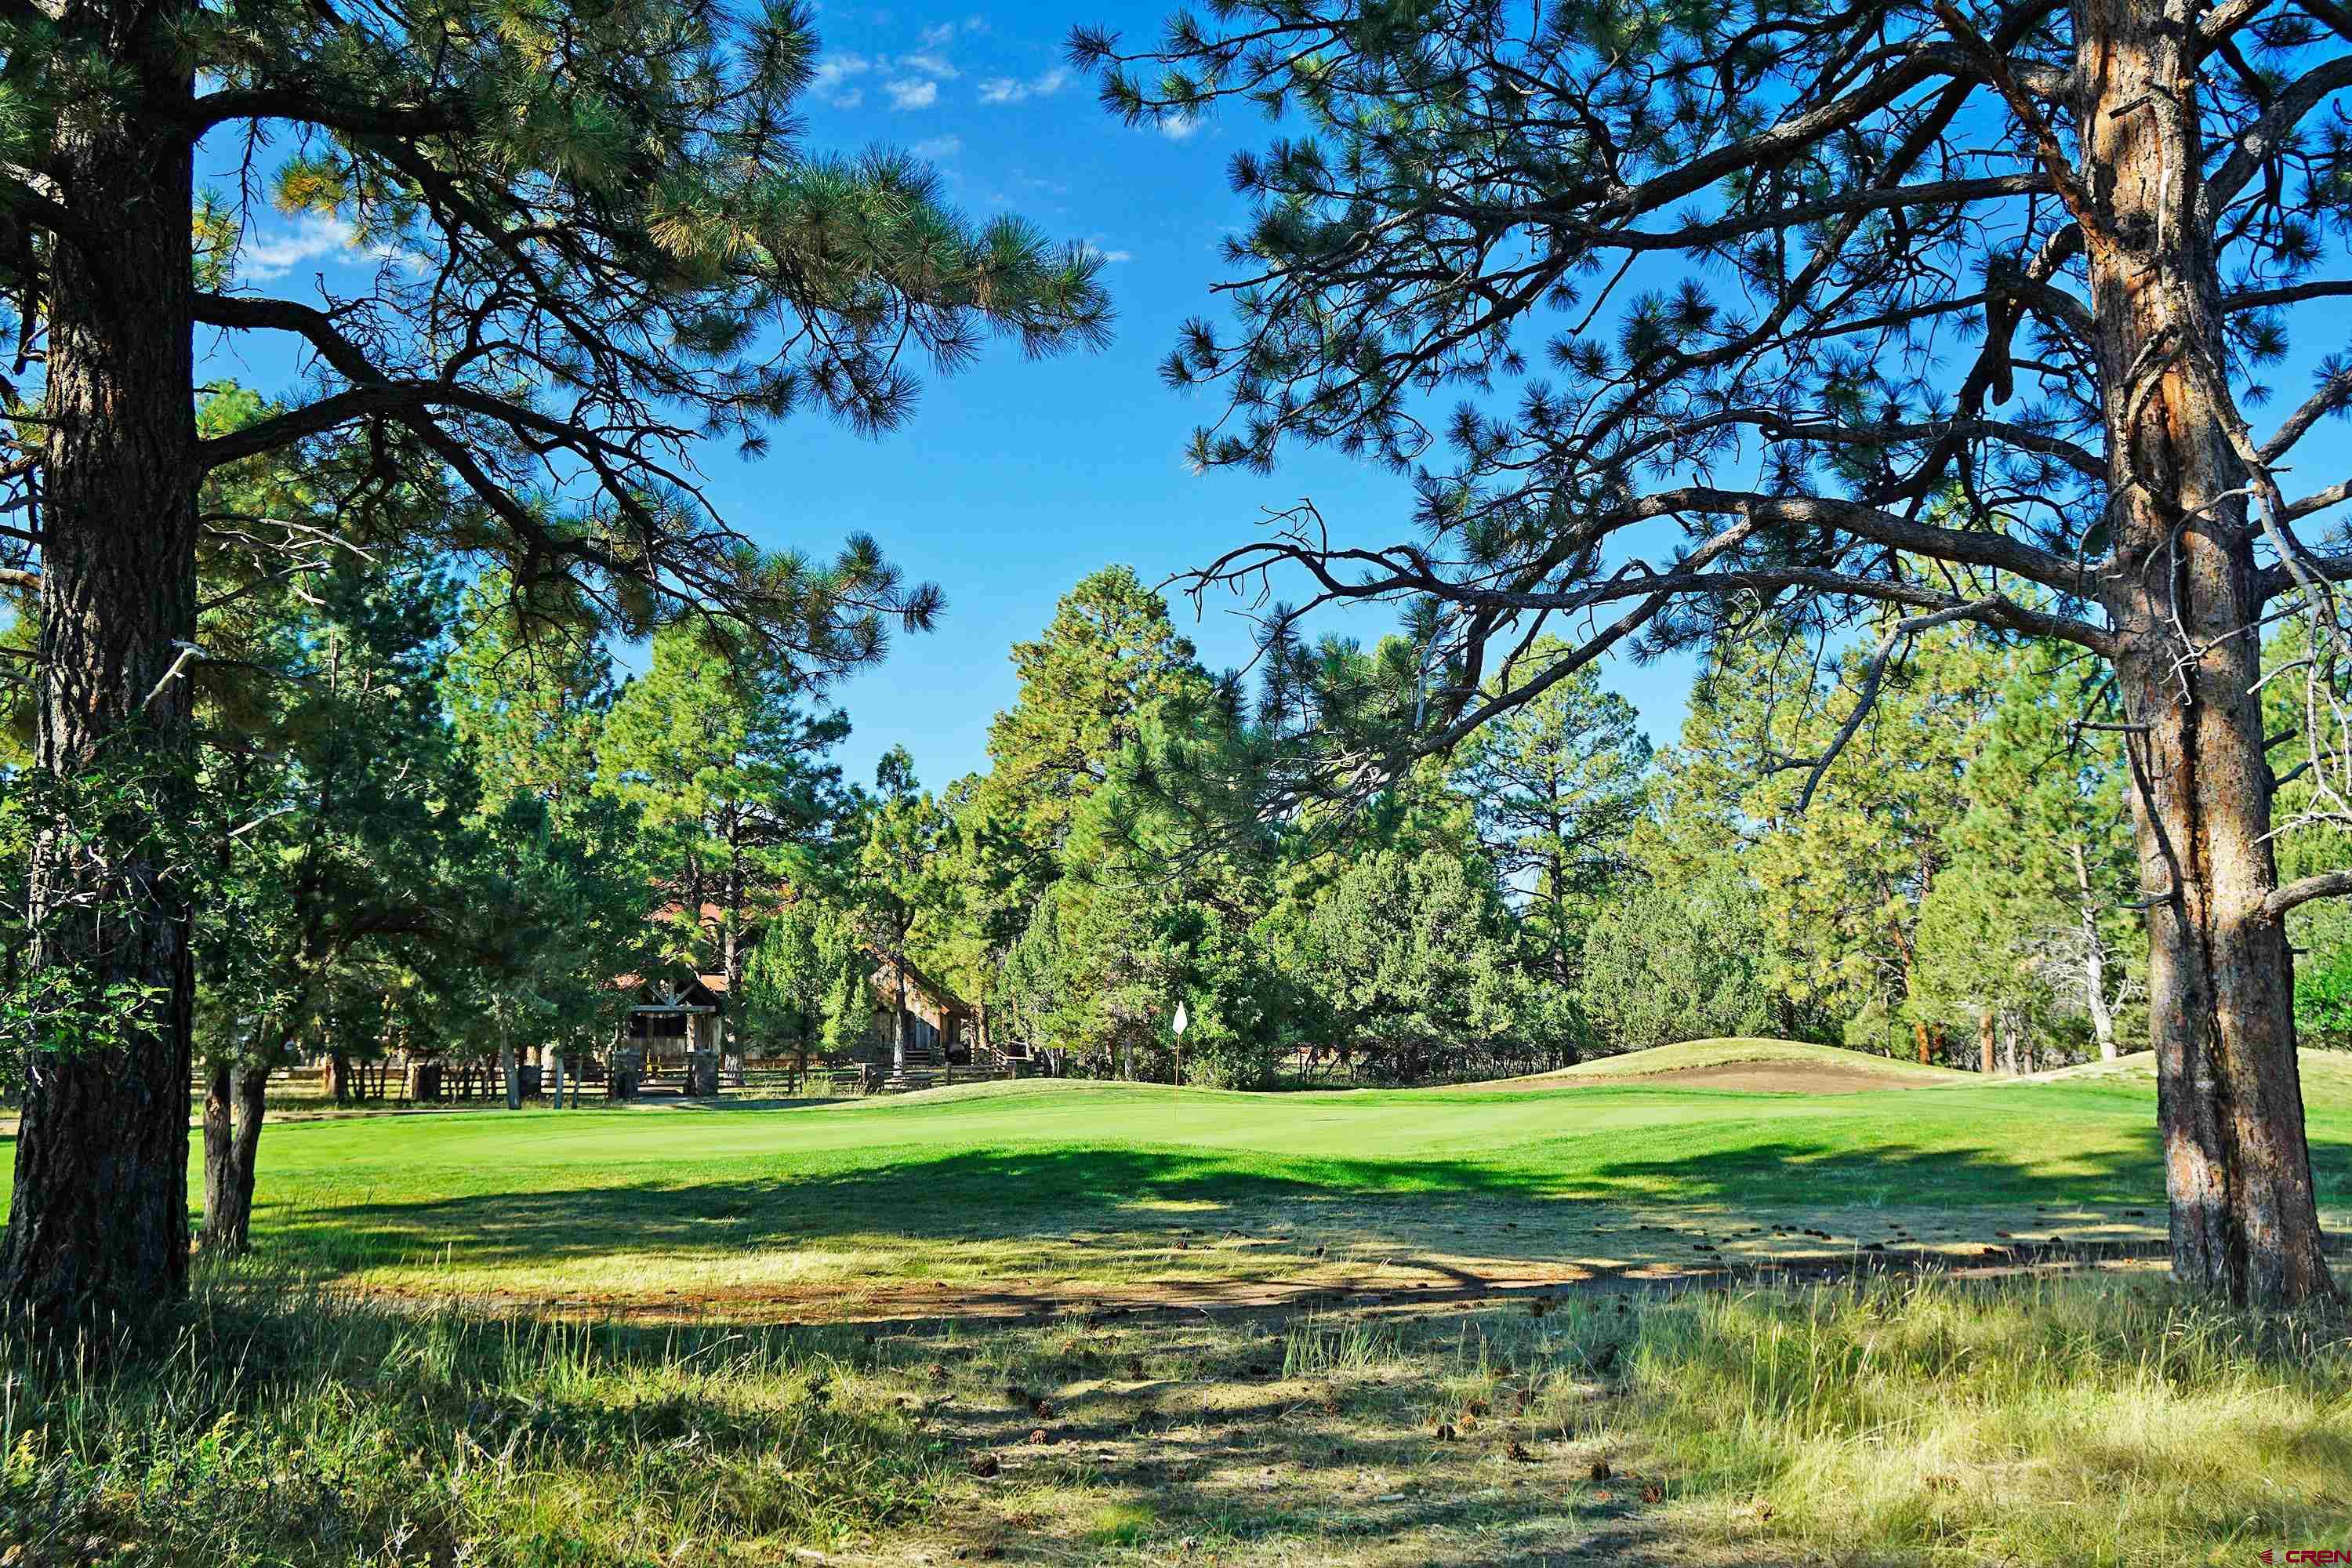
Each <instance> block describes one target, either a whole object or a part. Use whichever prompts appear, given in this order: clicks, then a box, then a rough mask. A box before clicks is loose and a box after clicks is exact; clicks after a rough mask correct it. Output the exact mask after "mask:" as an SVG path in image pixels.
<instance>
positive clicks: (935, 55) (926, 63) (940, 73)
mask: <svg viewBox="0 0 2352 1568" xmlns="http://www.w3.org/2000/svg"><path fill="white" fill-rule="evenodd" d="M898 63H899V64H900V65H901V66H903V67H905V68H907V69H908V70H910V71H920V72H922V73H923V74H924V75H925V76H935V77H938V78H940V79H941V80H943V81H953V80H954V79H956V78H957V77H959V76H961V75H962V74H963V73H962V72H961V71H959V70H958V69H956V68H955V67H953V66H952V65H950V64H949V63H948V58H947V57H946V56H945V55H942V54H940V53H939V52H938V51H936V50H931V49H926V50H924V51H923V52H922V53H920V54H913V55H900V56H899V57H898Z"/></svg>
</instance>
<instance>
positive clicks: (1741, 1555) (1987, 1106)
mask: <svg viewBox="0 0 2352 1568" xmlns="http://www.w3.org/2000/svg"><path fill="white" fill-rule="evenodd" d="M1772 1044H1773V1043H1771V1042H1762V1043H1759V1042H1737V1041H1734V1042H1703V1043H1701V1046H1700V1047H1686V1048H1685V1049H1684V1050H1683V1051H1682V1052H1681V1053H1680V1056H1679V1058H1676V1057H1668V1056H1663V1055H1659V1054H1654V1055H1653V1058H1652V1061H1651V1063H1650V1064H1649V1065H1650V1066H1651V1067H1653V1068H1656V1067H1658V1066H1660V1065H1661V1064H1664V1066H1665V1067H1666V1068H1668V1071H1667V1072H1665V1073H1663V1074H1662V1073H1659V1072H1654V1071H1653V1072H1642V1073H1633V1072H1625V1073H1595V1074H1591V1075H1586V1079H1585V1080H1584V1081H1581V1082H1579V1083H1576V1084H1574V1085H1572V1086H1563V1085H1560V1084H1559V1083H1556V1082H1550V1081H1535V1082H1528V1081H1525V1080H1521V1081H1517V1082H1511V1083H1503V1084H1496V1085H1488V1086H1478V1087H1473V1088H1469V1089H1444V1090H1427V1091H1358V1092H1348V1093H1301V1094H1286V1095H1251V1094H1233V1093H1222V1092H1213V1091H1204V1090H1193V1089H1185V1090H1181V1091H1180V1090H1175V1089H1164V1088H1153V1087H1149V1086H1125V1085H1108V1084H1086V1083H1066V1082H1053V1083H1035V1082H1023V1083H1012V1084H996V1085H987V1086H980V1087H974V1088H967V1089H953V1090H946V1091H941V1092H938V1093H932V1094H924V1095H909V1096H902V1097H896V1098H892V1099H887V1100H855V1101H826V1102H799V1103H770V1104H764V1105H762V1104H758V1103H744V1102H740V1101H738V1102H727V1103H721V1104H716V1105H698V1104H688V1105H677V1104H672V1105H670V1106H667V1107H664V1106H656V1105H645V1106H639V1107H635V1108H625V1109H599V1110H571V1111H562V1112H557V1111H550V1110H532V1111H526V1112H520V1113H507V1112H503V1111H480V1112H464V1111H457V1112H447V1113H437V1114H431V1115H418V1116H383V1117H372V1118H353V1119H345V1120H325V1121H292V1122H286V1123H274V1124H273V1125H272V1126H271V1127H270V1128H269V1129H268V1134H267V1136H266V1137H265V1138H264V1140H263V1143H262V1151H261V1162H260V1163H261V1184H260V1192H259V1204H258V1207H257V1225H256V1235H257V1241H258V1247H259V1252H258V1256H257V1258H254V1259H252V1260H250V1261H247V1262H242V1263H217V1262H204V1263H202V1264H201V1266H200V1269H199V1281H198V1287H197V1291H196V1296H195V1300H194V1301H193V1302H192V1303H191V1304H190V1306H189V1307H188V1308H187V1310H185V1311H184V1313H182V1314H181V1315H180V1316H179V1318H178V1319H177V1320H176V1321H175V1323H174V1325H173V1327H174V1329H175V1331H176V1335H177V1337H176V1338H175V1339H174V1340H173V1342H172V1343H171V1344H170V1345H168V1346H166V1347H165V1348H164V1349H163V1352H161V1353H159V1354H151V1355H149V1356H148V1357H146V1358H145V1359H143V1360H142V1359H140V1358H123V1359H121V1360H120V1361H118V1362H117V1363H115V1364H116V1365H117V1367H118V1368H119V1370H117V1371H115V1372H113V1373H94V1372H92V1371H89V1370H88V1363H76V1364H73V1365H59V1364H47V1363H37V1362H35V1361H32V1360H29V1359H27V1358H26V1354H25V1352H23V1350H22V1349H21V1347H17V1346H14V1345H10V1344H0V1393H5V1398H0V1564H5V1565H6V1568H31V1565H33V1564H42V1565H46V1564H49V1563H60V1564H62V1563H74V1564H82V1563H153V1564H158V1565H161V1564H172V1565H175V1568H176V1565H178V1564H191V1565H194V1564H205V1565H207V1568H209V1565H210V1564H214V1563H255V1564H259V1563H269V1564H288V1565H298V1564H299V1565H301V1568H310V1565H314V1564H315V1565H320V1568H325V1565H328V1564H335V1565H345V1564H356V1563H381V1564H385V1565H387V1568H391V1565H395V1564H398V1565H406V1564H417V1565H424V1564H431V1565H433V1568H447V1565H453V1564H457V1563H465V1564H467V1565H469V1568H508V1565H511V1568H732V1565H740V1564H753V1563H756V1564H760V1565H761V1568H772V1565H775V1564H793V1565H798V1564H803V1563H809V1564H826V1563H840V1564H876V1563H887V1564H906V1565H908V1568H914V1565H919V1564H931V1565H938V1564H944V1563H950V1562H956V1561H967V1560H969V1561H990V1560H994V1559H997V1558H1002V1559H1003V1560H1006V1561H1013V1562H1028V1563H1055V1564H1065V1565H1068V1564H1077V1565H1082V1568H1094V1565H1097V1564H1101V1565H1103V1568H1110V1565H1113V1564H1122V1565H1126V1564H1146V1565H1155V1568H1156V1565H1160V1564H1167V1565H1171V1568H1173V1565H1175V1564H1185V1565H1187V1568H1189V1565H1192V1564H1195V1563H1219V1564H1225V1565H1227V1568H1292V1565H1297V1568H1306V1565H1309V1564H1312V1565H1317V1568H1326V1565H1328V1568H1419V1565H1423V1564H1441V1563H1442V1564H1451V1565H1460V1568H1469V1565H1474V1564H1503V1563H1561V1564H1567V1563H1624V1564H1645V1565H1646V1564H1658V1565H1663V1564H1666V1563H1675V1564H1693V1563H1697V1564H1717V1565H1720V1568H1765V1565H1769V1564H1798V1563H1826V1564H1841V1565H1843V1564H1852V1565H1854V1568H1865V1565H1869V1568H1875V1565H1881V1564H1884V1565H1888V1568H1893V1565H1895V1564H1914V1563H1929V1564H1939V1565H1940V1564H1951V1565H1953V1568H1958V1565H1961V1564H1969V1565H1974V1564H1980V1563H2017V1564H2026V1565H2032V1568H2043V1565H2047V1568H2059V1565H2062V1564H2063V1565H2066V1568H2076V1565H2080V1564H2114V1565H2116V1568H2125V1565H2129V1568H2142V1565H2145V1568H2158V1565H2159V1564H2165V1565H2169V1564H2175V1563H2242V1562H2251V1561H2253V1560H2254V1559H2255V1555H2256V1554H2257V1553H2258V1552H2261V1551H2263V1550H2265V1549H2279V1548H2285V1549H2290V1550H2292V1549H2294V1548H2298V1547H2306V1548H2307V1547H2341V1546H2346V1545H2352V1542H2347V1541H2346V1540H2344V1539H2342V1536H2343V1531H2344V1529H2345V1525H2344V1521H2345V1519H2346V1516H2347V1510H2348V1509H2352V1346H2347V1339H2346V1335H2345V1326H2344V1322H2343V1321H2342V1320H2341V1319H2340V1318H2335V1317H2327V1316H2313V1317H2305V1318H2288V1319H2279V1320H2255V1319H2250V1318H2245V1317H2241V1316H2236V1315H2232V1314H2230V1313H2227V1312H2219V1311H2215V1310H2211V1309H2210V1308H2207V1307H2204V1306H2201V1305H2199V1304H2197V1303H2194V1302H2191V1301H2189V1300H2183V1299H2182V1298H2180V1297H2179V1296H2178V1295H2177V1294H2175V1293H2174V1292H2173V1291H2171V1290H2170V1289H2169V1288H2168V1286H2167V1285H2166V1284H2165V1282H2164V1281H2163V1279H2161V1277H2160V1275H2159V1274H2158V1273H2156V1272H2153V1271H2152V1270H2151V1269H2150V1268H2147V1263H2149V1262H2150V1261H2152V1259H2153V1257H2154V1255H2155V1254H2156V1252H2157V1251H2158V1244H2159V1243H2160V1241H2161V1238H2162V1234H2163V1233H2162V1226H2163V1215H2164V1210H2163V1206H2162V1197H2163V1192H2162V1174H2161V1170H2160V1167H2159V1164H2158V1152H2157V1141H2156V1134H2155V1128H2154V1100H2153V1087H2152V1083H2151V1081H2150V1080H2149V1079H2148V1078H2147V1074H2146V1073H2145V1072H2144V1071H2142V1070H2139V1069H2138V1068H2137V1064H2134V1063H2129V1062H2126V1063H2120V1064H2115V1065H2114V1066H2112V1067H2109V1068H2100V1069H2097V1070H2086V1071H2080V1072H2076V1073H2074V1074H2071V1075H2046V1076H2044V1077H2042V1078H2041V1079H2032V1080H2018V1081H2002V1082H1994V1083H1985V1082H1984V1081H1982V1080H1981V1079H1971V1078H1969V1077H1967V1076H1966V1075H1948V1076H1947V1075H1937V1076H1935V1077H1933V1078H1932V1079H1931V1080H1923V1081H1922V1083H1921V1085H1920V1086H1919V1087H1904V1088H1897V1089H1884V1090H1881V1091H1878V1092H1857V1093H1843V1094H1789V1093H1748V1092H1738V1091H1735V1090H1728V1089H1720V1088H1704V1087H1693V1086H1692V1085H1691V1084H1690V1083H1689V1082H1688V1081H1685V1080H1682V1079H1675V1077H1674V1076H1673V1074H1675V1073H1679V1072H1687V1071H1689V1070H1694V1069H1697V1070H1706V1069H1715V1068H1722V1067H1724V1066H1726V1065H1736V1064H1739V1063H1746V1062H1755V1061H1762V1062H1764V1063H1766V1064H1767V1065H1769V1066H1772V1067H1773V1070H1776V1071H1782V1072H1789V1071H1801V1070H1802V1068H1803V1065H1804V1064H1803V1062H1802V1061H1801V1060H1799V1059H1795V1058H1791V1057H1790V1055H1789V1054H1787V1053H1785V1052H1783V1053H1781V1054H1780V1055H1779V1056H1777V1057H1776V1056H1774V1055H1772V1054H1771V1052H1770V1050H1769V1048H1766V1047H1771V1046H1772ZM1759 1048H1765V1051H1764V1054H1763V1055H1762V1056H1721V1055H1716V1056H1713V1057H1712V1058H1711V1059H1706V1058H1708V1057H1709V1054H1710V1053H1712V1052H1719V1051H1756V1050H1759ZM1898 1065H1899V1064H1898ZM2340 1068H2341V1064H2340V1063H2337V1062H2336V1061H2334V1060H2330V1059H2320V1058H2314V1059H2312V1060H2310V1061H2309V1062H2308V1064H2307V1066H2306V1069H2305V1079H2306V1087H2307V1090H2308V1093H2307V1100H2308V1114H2309V1121H2310V1128H2311V1135H2312V1142H2313V1155H2314V1162H2315V1173H2316V1175H2317V1178H2318V1182H2319V1185H2320V1190H2321V1194H2322V1199H2323V1203H2324V1205H2326V1210H2327V1213H2328V1216H2329V1219H2330V1223H2331V1225H2332V1226H2334V1227H2335V1228H2336V1229H2338V1230H2339V1231H2340V1230H2341V1229H2342V1228H2344V1226H2345V1221H2346V1213H2345V1211H2346V1209H2347V1200H2352V1073H2346V1072H2343V1071H2341V1070H2340ZM1955 1080H1957V1081H1955ZM2084 1252H2088V1253H2091V1254H2094V1255H2098V1256H2103V1257H2108V1258H2111V1259H2112V1258H2116V1257H2118V1256H2120V1258H2122V1259H2124V1260H2125V1261H2122V1262H2119V1263H2118V1264H2117V1267H2118V1268H2128V1267H2129V1262H2128V1260H2129V1259H2131V1258H2134V1257H2137V1258H2138V1259H2139V1260H2140V1263H2141V1268H2140V1271H2138V1272H2115V1273H2106V1272H2099V1273H2084V1272H2074V1271H2072V1270H2074V1268H2075V1265H2074V1264H2072V1263H2070V1262H2067V1261H2063V1259H2064V1258H2068V1257H2070V1256H2077V1255H2079V1254H2081V1253H2084ZM2021 1258H2023V1259H2025V1262H2024V1264H2022V1265H2021V1263H2020V1259H2021ZM1897 1261H1900V1262H1904V1263H1908V1264H1925V1265H1927V1266H1928V1267H1927V1269H1926V1271H1925V1272H1924V1273H1921V1274H1918V1275H1914V1274H1912V1273H1910V1272H1908V1271H1898V1272H1891V1273H1888V1274H1885V1275H1882V1276H1874V1275H1871V1274H1869V1273H1866V1272H1864V1271H1863V1270H1860V1269H1857V1268H1855V1266H1856V1265H1861V1264H1872V1263H1879V1262H1897ZM1942 1265H1948V1266H1950V1267H1949V1270H1948V1271H1946V1270H1944V1269H1942V1268H1939V1267H1937V1266H1942ZM1770 1269H1777V1270H1779V1272H1777V1273H1775V1274H1773V1275H1772V1276H1771V1280H1772V1282H1770V1283H1769V1284H1767V1283H1760V1282H1759V1281H1760V1280H1761V1279H1762V1278H1763V1273H1764V1271H1766V1270H1770ZM1220 1309H1230V1310H1220Z"/></svg>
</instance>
